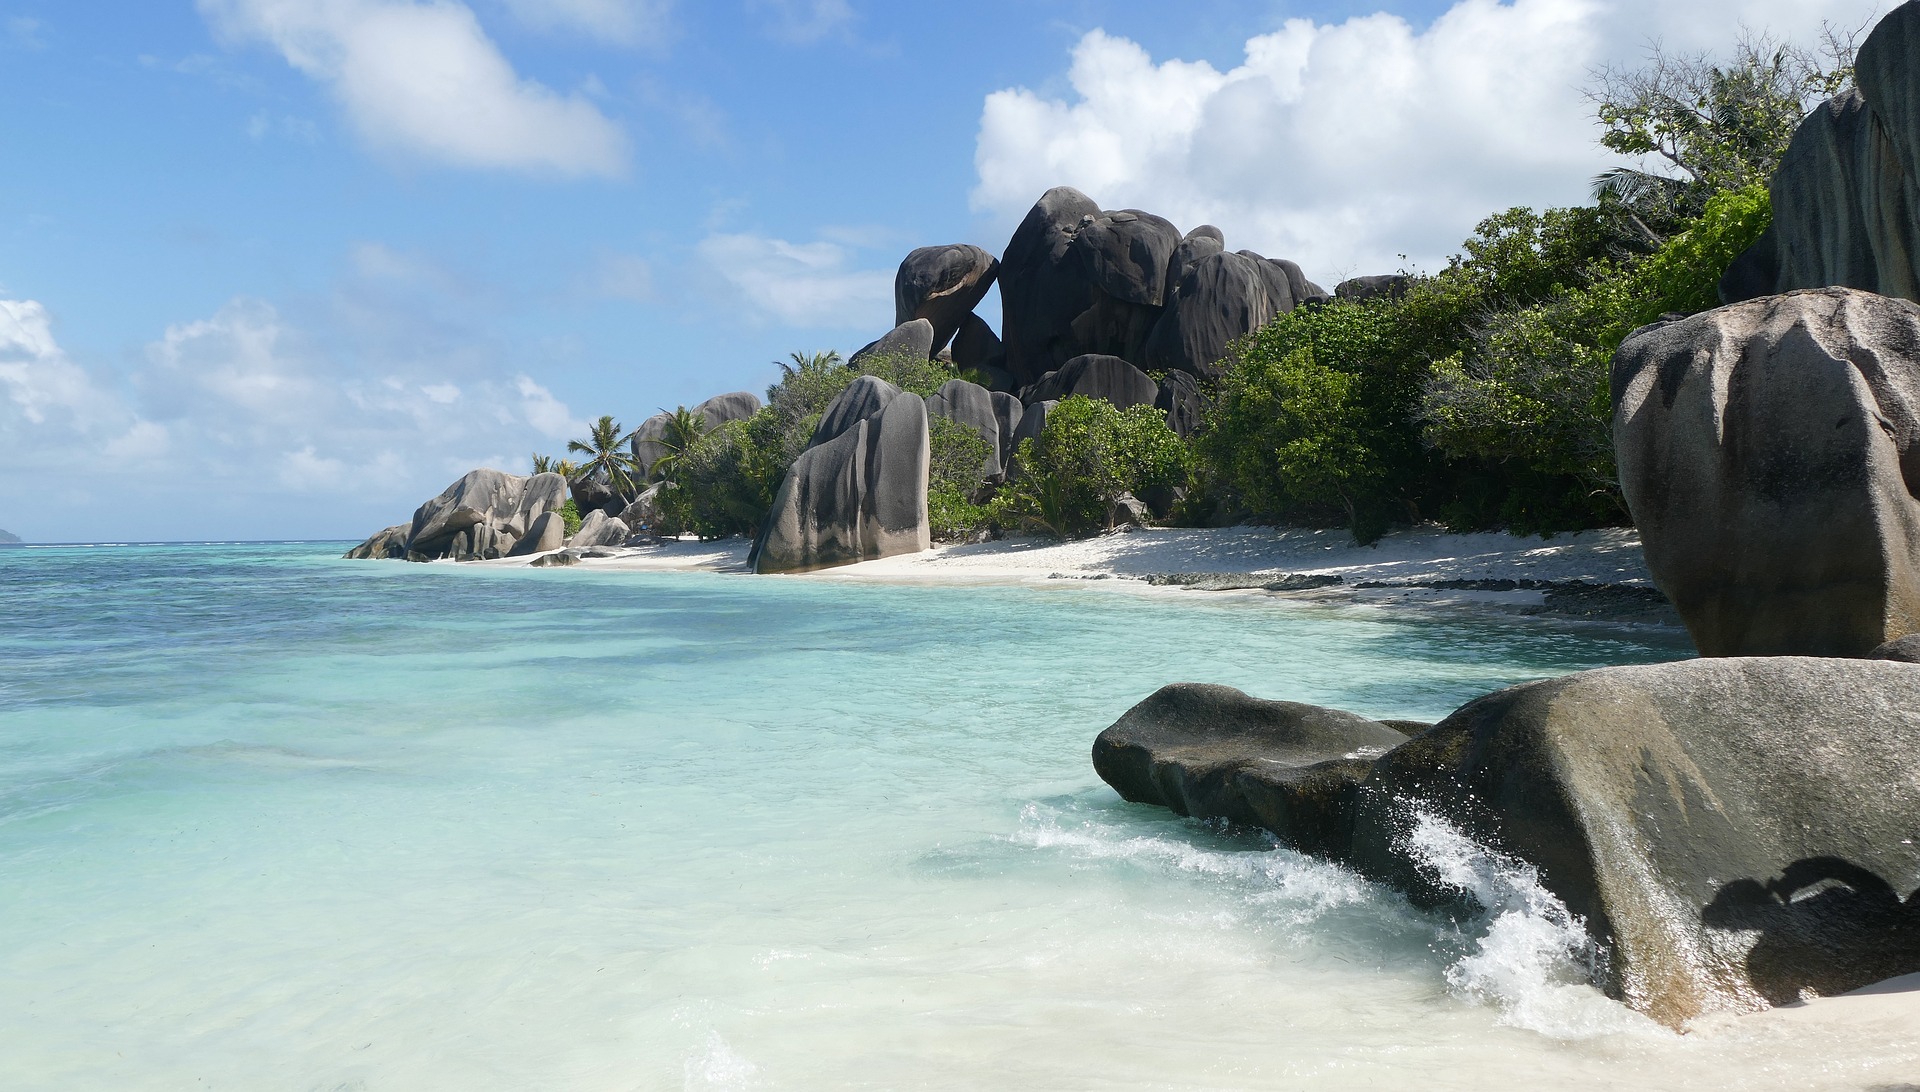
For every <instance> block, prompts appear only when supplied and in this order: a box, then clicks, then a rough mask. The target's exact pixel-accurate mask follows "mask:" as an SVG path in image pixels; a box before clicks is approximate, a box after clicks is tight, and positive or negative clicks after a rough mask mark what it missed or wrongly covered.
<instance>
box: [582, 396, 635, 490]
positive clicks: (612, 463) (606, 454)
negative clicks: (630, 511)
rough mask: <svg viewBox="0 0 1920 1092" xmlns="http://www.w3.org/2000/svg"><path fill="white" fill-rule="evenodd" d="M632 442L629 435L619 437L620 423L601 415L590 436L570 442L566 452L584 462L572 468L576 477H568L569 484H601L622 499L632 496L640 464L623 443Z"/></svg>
mask: <svg viewBox="0 0 1920 1092" xmlns="http://www.w3.org/2000/svg"><path fill="white" fill-rule="evenodd" d="M631 439H633V434H632V433H622V432H621V431H620V422H618V421H616V420H614V419H613V416H612V415H611V414H602V415H601V417H600V419H599V420H598V421H595V422H594V423H593V427H592V429H591V430H590V434H589V435H588V437H587V438H586V439H585V440H570V441H568V442H567V450H568V451H572V452H578V453H579V454H581V455H586V456H588V458H587V460H586V461H585V462H583V463H581V464H580V465H579V466H578V467H577V468H576V473H574V474H571V475H568V479H567V480H569V481H572V480H574V479H575V478H578V477H586V478H593V479H596V480H599V481H603V482H605V483H606V484H607V487H608V488H609V489H612V490H613V491H614V492H615V493H619V494H621V495H623V496H631V495H632V494H634V493H635V492H638V491H637V490H636V489H634V486H633V479H634V477H635V476H636V475H638V474H639V473H640V464H639V462H637V461H636V460H635V459H634V457H633V453H632V452H630V451H628V450H627V441H629V440H631Z"/></svg>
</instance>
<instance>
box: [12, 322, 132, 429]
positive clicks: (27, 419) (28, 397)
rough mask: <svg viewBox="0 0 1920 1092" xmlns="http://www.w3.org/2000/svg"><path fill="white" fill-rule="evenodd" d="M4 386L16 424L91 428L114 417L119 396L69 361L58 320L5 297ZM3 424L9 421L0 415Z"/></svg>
mask: <svg viewBox="0 0 1920 1092" xmlns="http://www.w3.org/2000/svg"><path fill="white" fill-rule="evenodd" d="M0 388H3V389H4V390H5V391H6V394H7V402H8V408H9V409H10V410H11V413H10V414H8V416H13V415H17V418H18V419H17V420H16V421H15V422H14V423H15V424H17V425H21V426H25V425H45V424H48V423H49V422H50V421H56V420H64V421H65V422H67V423H73V422H83V423H86V424H89V425H90V424H92V423H93V422H94V421H96V420H98V419H99V418H100V417H102V416H103V415H111V413H112V410H113V408H114V407H113V403H114V398H113V396H112V395H111V394H110V393H108V392H107V391H105V390H102V389H101V388H100V387H98V386H97V385H96V384H95V383H94V381H93V378H92V377H91V376H89V375H88V374H87V373H86V371H85V370H84V369H82V368H81V367H80V366H79V365H77V364H75V363H74V362H73V361H71V360H69V359H68V358H67V354H66V352H65V351H63V350H62V349H61V348H60V345H59V343H58V342H56V341H55V340H54V336H53V318H52V316H50V315H48V314H47V309H46V307H44V306H43V305H41V304H40V303H39V302H37V301H35V300H4V299H0ZM0 420H5V418H4V417H0Z"/></svg>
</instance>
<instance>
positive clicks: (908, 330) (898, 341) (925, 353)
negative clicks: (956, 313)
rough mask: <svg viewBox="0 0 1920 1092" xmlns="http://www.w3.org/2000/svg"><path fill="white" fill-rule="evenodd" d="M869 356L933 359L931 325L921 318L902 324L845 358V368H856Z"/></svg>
mask: <svg viewBox="0 0 1920 1092" xmlns="http://www.w3.org/2000/svg"><path fill="white" fill-rule="evenodd" d="M870 356H880V357H888V356H906V357H913V358H914V359H916V360H931V359H933V323H931V322H928V321H927V320H926V319H923V318H920V319H911V320H909V321H907V322H903V323H901V324H900V325H898V326H895V327H894V328H893V329H892V330H890V331H888V332H887V333H886V334H885V335H883V336H882V337H881V338H880V340H878V341H870V342H868V343H867V344H865V345H862V346H861V347H860V348H859V350H858V351H856V352H855V353H854V354H853V355H852V356H851V357H848V358H847V366H848V367H849V368H854V367H858V366H859V365H860V362H861V361H863V360H865V359H866V358H868V357H870Z"/></svg>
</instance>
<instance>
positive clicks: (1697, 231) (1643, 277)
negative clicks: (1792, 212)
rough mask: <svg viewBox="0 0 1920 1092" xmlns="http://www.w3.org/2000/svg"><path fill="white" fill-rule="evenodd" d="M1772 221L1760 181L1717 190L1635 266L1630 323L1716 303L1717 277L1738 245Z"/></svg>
mask: <svg viewBox="0 0 1920 1092" xmlns="http://www.w3.org/2000/svg"><path fill="white" fill-rule="evenodd" d="M1772 223H1773V202H1772V199H1771V198H1770V197H1769V196H1768V194H1767V188H1766V187H1765V186H1748V187H1746V188H1745V189H1738V190H1727V191H1725V192H1722V193H1717V194H1715V195H1714V196H1713V197H1711V198H1709V199H1708V201H1707V207H1706V211H1705V212H1703V213H1701V215H1700V219H1699V220H1697V221H1695V222H1694V224H1693V226H1692V227H1689V228H1688V229H1687V230H1685V231H1683V232H1681V233H1680V234H1678V235H1676V236H1674V237H1673V238H1672V239H1670V240H1668V242H1667V245H1665V246H1663V247H1661V248H1660V250H1659V251H1658V252H1657V253H1655V254H1654V255H1653V256H1652V257H1650V258H1648V259H1647V260H1646V261H1644V262H1642V263H1640V267H1639V268H1638V269H1637V270H1636V271H1635V275H1634V280H1635V286H1634V290H1635V293H1636V295H1638V296H1639V297H1640V299H1639V302H1638V306H1637V307H1636V308H1635V309H1634V314H1633V325H1635V326H1644V325H1646V324H1647V323H1650V322H1654V321H1657V320H1658V319H1659V318H1660V316H1661V315H1664V314H1667V313H1668V312H1680V313H1682V314H1689V315H1691V314H1695V313H1697V312H1700V311H1711V310H1713V309H1714V308H1715V307H1718V306H1720V278H1721V277H1723V276H1725V275H1726V272H1727V268H1728V267H1729V266H1731V265H1732V264H1733V260H1734V259H1735V258H1738V257H1739V256H1740V254H1741V252H1742V251H1744V250H1746V249H1747V248H1748V247H1750V246H1752V245H1753V244H1754V242H1755V241H1757V240H1758V239H1759V238H1760V235H1761V233H1762V232H1764V231H1766V230H1767V227H1768V225H1770V224H1772Z"/></svg>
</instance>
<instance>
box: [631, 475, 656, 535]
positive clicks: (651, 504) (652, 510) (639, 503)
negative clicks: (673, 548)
mask: <svg viewBox="0 0 1920 1092" xmlns="http://www.w3.org/2000/svg"><path fill="white" fill-rule="evenodd" d="M663 488H665V485H664V483H660V482H656V483H654V484H653V485H650V486H648V487H647V488H646V489H644V490H642V491H641V493H640V495H639V496H638V497H635V498H634V499H633V503H632V504H629V505H627V507H626V509H625V510H624V511H622V512H621V513H620V522H622V523H624V524H626V525H627V529H628V530H629V531H630V532H632V533H634V534H641V533H643V532H645V531H647V530H650V529H652V528H654V527H656V526H658V525H659V523H660V490H661V489H663Z"/></svg>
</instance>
